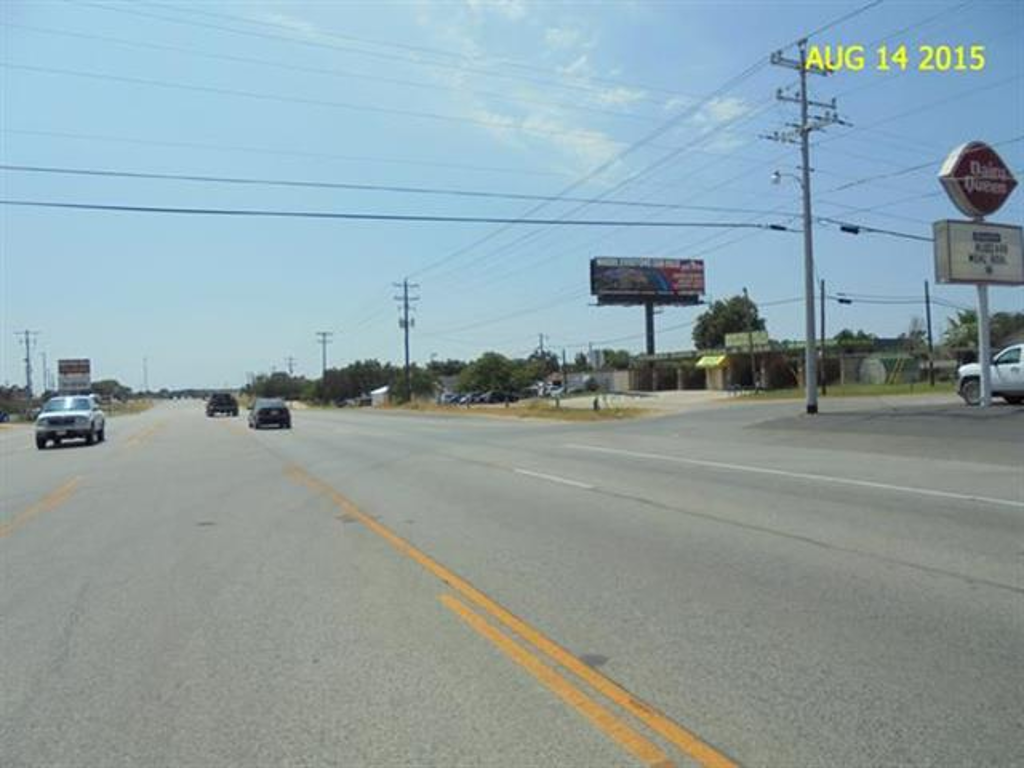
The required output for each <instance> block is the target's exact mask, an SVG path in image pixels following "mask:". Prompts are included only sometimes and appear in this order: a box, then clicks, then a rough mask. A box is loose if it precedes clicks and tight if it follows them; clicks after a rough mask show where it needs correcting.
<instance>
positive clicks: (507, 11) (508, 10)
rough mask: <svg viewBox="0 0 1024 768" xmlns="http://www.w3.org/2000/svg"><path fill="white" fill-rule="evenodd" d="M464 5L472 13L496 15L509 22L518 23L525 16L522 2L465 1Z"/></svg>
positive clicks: (515, 0)
mask: <svg viewBox="0 0 1024 768" xmlns="http://www.w3.org/2000/svg"><path fill="white" fill-rule="evenodd" d="M466 5H467V6H469V9H470V10H471V11H473V12H474V13H477V14H480V13H485V12H488V11H489V12H492V13H497V14H499V15H501V16H504V17H505V18H506V19H508V20H509V21H519V20H520V19H522V18H523V17H524V16H525V15H526V3H525V2H524V0H466Z"/></svg>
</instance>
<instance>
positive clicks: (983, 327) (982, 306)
mask: <svg viewBox="0 0 1024 768" xmlns="http://www.w3.org/2000/svg"><path fill="white" fill-rule="evenodd" d="M991 338H992V337H991V335H990V333H989V316H988V284H987V283H978V367H979V368H980V370H981V400H980V401H979V403H978V405H980V406H981V407H982V408H988V407H989V406H990V405H992V368H991V364H992V349H991Z"/></svg>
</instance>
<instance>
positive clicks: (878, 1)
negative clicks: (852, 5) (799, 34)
mask: <svg viewBox="0 0 1024 768" xmlns="http://www.w3.org/2000/svg"><path fill="white" fill-rule="evenodd" d="M881 4H882V0H871V2H870V3H867V4H866V5H862V6H861V7H860V8H856V9H854V10H852V11H850V12H849V13H847V14H844V15H843V16H840V17H839V18H837V19H833V20H832V21H830V22H828V23H826V24H823V25H821V26H820V27H818V28H817V29H815V30H814V31H813V32H809V33H807V34H806V35H804V38H805V39H806V38H810V37H817V36H818V35H820V34H821V33H822V32H828V31H829V30H830V29H834V28H835V27H838V26H839V25H840V24H843V23H845V22H847V21H849V20H850V19H853V18H856V17H857V16H860V15H861V14H862V13H865V12H866V11H869V10H871V9H872V8H875V7H877V6H879V5H881ZM798 42H799V41H797V40H794V41H793V42H792V43H791V44H790V45H788V46H786V47H787V48H792V47H793V46H794V45H796V44H797V43H798Z"/></svg>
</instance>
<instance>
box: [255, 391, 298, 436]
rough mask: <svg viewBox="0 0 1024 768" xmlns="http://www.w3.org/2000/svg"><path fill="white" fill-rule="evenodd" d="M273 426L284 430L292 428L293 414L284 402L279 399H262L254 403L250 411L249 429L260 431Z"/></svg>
mask: <svg viewBox="0 0 1024 768" xmlns="http://www.w3.org/2000/svg"><path fill="white" fill-rule="evenodd" d="M271 424H273V425H275V426H277V427H281V428H283V429H291V428H292V414H291V411H289V410H288V405H287V403H285V401H284V400H281V399H278V398H276V397H275V398H260V399H258V400H257V401H256V402H255V403H253V406H252V410H251V411H249V427H250V428H251V429H260V428H261V427H268V426H270V425H271Z"/></svg>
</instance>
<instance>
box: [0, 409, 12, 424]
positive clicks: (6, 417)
mask: <svg viewBox="0 0 1024 768" xmlns="http://www.w3.org/2000/svg"><path fill="white" fill-rule="evenodd" d="M10 420H11V415H10V414H9V413H7V411H0V424H6V423H7V422H9V421H10Z"/></svg>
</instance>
